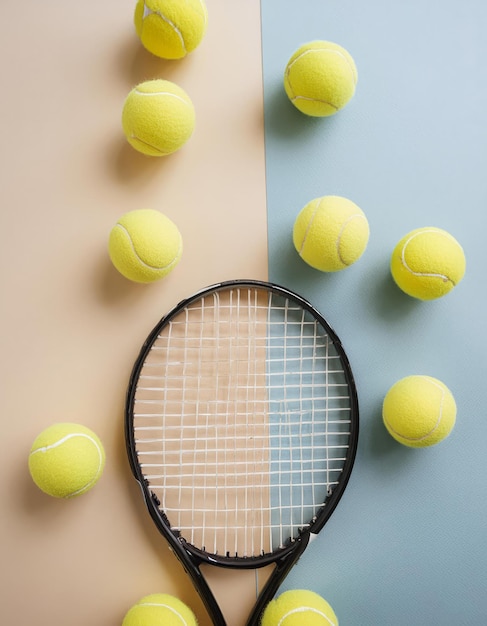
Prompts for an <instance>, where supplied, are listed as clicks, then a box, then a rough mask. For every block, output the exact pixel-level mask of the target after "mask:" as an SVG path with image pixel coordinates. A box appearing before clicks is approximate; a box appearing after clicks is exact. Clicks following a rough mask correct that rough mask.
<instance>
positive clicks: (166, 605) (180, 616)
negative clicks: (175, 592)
mask: <svg viewBox="0 0 487 626" xmlns="http://www.w3.org/2000/svg"><path fill="white" fill-rule="evenodd" d="M136 606H160V607H163V608H164V609H169V610H170V611H171V612H172V613H174V615H176V617H179V619H180V620H181V623H182V624H184V626H188V622H187V621H186V620H185V619H184V617H183V616H182V615H181V613H179V612H178V611H176V609H175V608H174V607H172V606H170V605H169V604H163V603H162V602H141V603H138V604H136Z"/></svg>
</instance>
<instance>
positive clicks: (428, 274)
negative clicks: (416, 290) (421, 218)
mask: <svg viewBox="0 0 487 626" xmlns="http://www.w3.org/2000/svg"><path fill="white" fill-rule="evenodd" d="M438 232H439V231H438V230H435V229H434V228H430V229H422V230H421V232H419V233H414V234H413V235H411V237H409V238H408V239H407V240H406V241H405V242H404V245H403V247H402V250H401V263H402V264H403V266H404V268H405V269H406V270H407V271H408V272H410V273H411V274H412V275H413V276H421V277H424V278H441V280H443V281H444V282H445V283H447V282H450V283H452V284H453V286H455V282H454V281H453V280H452V279H451V278H450V277H449V276H447V275H446V274H438V273H435V272H415V271H414V270H412V269H411V268H410V267H409V265H408V263H407V261H406V248H407V246H408V245H409V244H410V243H411V241H412V240H413V239H414V238H415V237H418V236H419V235H422V234H424V233H438ZM439 234H440V235H444V236H446V234H444V233H439ZM448 237H450V236H449V235H448ZM451 239H453V237H451Z"/></svg>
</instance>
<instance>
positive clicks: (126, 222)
mask: <svg viewBox="0 0 487 626" xmlns="http://www.w3.org/2000/svg"><path fill="white" fill-rule="evenodd" d="M182 252H183V240H182V238H181V233H180V232H179V230H178V227H177V226H176V224H174V223H173V222H172V221H171V220H170V219H169V218H168V217H166V216H165V215H163V214H162V213H160V212H159V211H154V210H153V209H138V210H135V211H129V212H128V213H125V214H124V215H122V217H121V218H120V219H119V220H118V222H117V223H116V224H115V226H114V227H113V228H112V230H111V231H110V236H109V239H108V253H109V255H110V259H111V261H112V263H113V265H114V266H115V267H116V268H117V270H118V271H119V272H120V273H121V274H122V275H123V276H125V278H128V279H129V280H133V281H134V282H137V283H151V282H154V281H156V280H159V279H160V278H163V277H164V276H167V274H169V272H171V270H173V269H174V267H176V265H177V264H178V263H179V260H180V259H181V255H182Z"/></svg>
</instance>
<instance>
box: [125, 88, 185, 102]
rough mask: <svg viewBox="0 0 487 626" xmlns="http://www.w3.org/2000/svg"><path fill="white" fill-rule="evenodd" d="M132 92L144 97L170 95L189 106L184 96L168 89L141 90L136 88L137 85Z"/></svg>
mask: <svg viewBox="0 0 487 626" xmlns="http://www.w3.org/2000/svg"><path fill="white" fill-rule="evenodd" d="M134 93H136V94H137V95H138V96H144V97H145V98H147V97H149V96H170V97H171V98H176V99H177V100H180V101H181V102H183V103H184V104H185V105H186V106H191V105H190V103H189V102H188V101H187V100H186V99H185V98H182V97H181V96H180V95H178V94H177V93H171V92H170V91H141V90H140V89H137V87H135V88H134Z"/></svg>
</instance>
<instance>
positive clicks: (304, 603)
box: [261, 589, 338, 626]
mask: <svg viewBox="0 0 487 626" xmlns="http://www.w3.org/2000/svg"><path fill="white" fill-rule="evenodd" d="M304 624H306V626H338V619H337V616H336V615H335V613H334V611H333V609H332V608H331V606H330V605H329V604H328V602H327V601H326V600H324V599H323V598H322V597H321V596H320V595H318V594H317V593H315V592H314V591H306V590H301V589H300V590H293V591H285V592H284V593H282V594H281V595H280V596H279V597H278V598H276V599H275V600H271V602H269V604H268V605H267V607H266V609H265V611H264V614H263V616H262V622H261V626H303V625H304Z"/></svg>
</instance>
